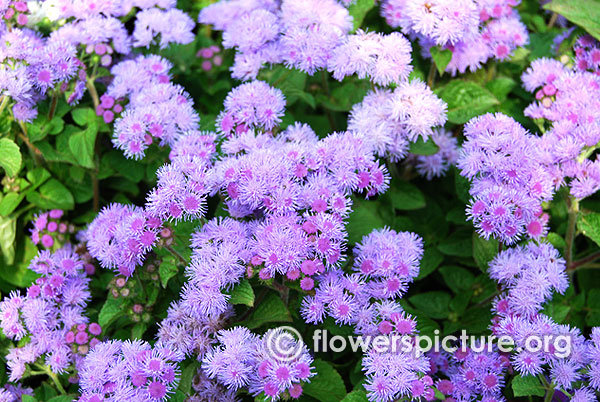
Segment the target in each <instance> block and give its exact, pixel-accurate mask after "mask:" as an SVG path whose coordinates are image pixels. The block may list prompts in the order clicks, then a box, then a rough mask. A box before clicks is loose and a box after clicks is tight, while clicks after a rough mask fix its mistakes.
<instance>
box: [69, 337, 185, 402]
mask: <svg viewBox="0 0 600 402" xmlns="http://www.w3.org/2000/svg"><path fill="white" fill-rule="evenodd" d="M181 358H182V356H181V355H180V354H178V353H177V352H173V351H172V350H170V349H169V348H166V347H164V346H163V345H161V344H160V343H158V344H156V345H154V347H152V346H150V344H148V342H145V341H139V340H135V341H116V340H112V341H107V342H102V343H99V344H97V345H96V346H95V347H94V348H93V349H92V350H91V351H90V353H89V354H88V356H87V358H86V359H85V361H84V363H83V365H82V367H81V369H80V370H79V376H80V379H79V386H80V390H81V396H80V397H79V399H78V400H77V401H78V402H100V401H107V402H118V401H123V400H126V401H134V402H146V401H166V400H167V399H168V397H169V394H171V393H172V392H173V391H174V389H175V386H176V385H177V381H178V379H177V374H178V368H177V362H179V361H180V360H181Z"/></svg>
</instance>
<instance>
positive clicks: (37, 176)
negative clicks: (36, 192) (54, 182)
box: [25, 167, 52, 189]
mask: <svg viewBox="0 0 600 402" xmlns="http://www.w3.org/2000/svg"><path fill="white" fill-rule="evenodd" d="M25 177H27V180H29V182H30V183H31V185H32V188H33V189H36V188H38V187H39V186H41V185H42V184H44V183H45V182H46V180H48V179H49V178H50V177H52V175H51V174H50V173H48V171H47V170H46V169H44V168H42V167H38V168H35V169H33V170H30V171H28V172H27V175H26V176H25Z"/></svg>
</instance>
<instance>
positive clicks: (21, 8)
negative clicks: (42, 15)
mask: <svg viewBox="0 0 600 402" xmlns="http://www.w3.org/2000/svg"><path fill="white" fill-rule="evenodd" d="M29 13H30V10H29V7H27V2H25V1H22V0H6V1H4V2H2V4H0V16H1V18H2V19H3V20H4V21H2V22H4V24H9V25H12V24H17V25H20V26H23V25H25V24H27V21H28V20H29V16H28V15H29ZM4 24H2V25H4ZM3 28H4V27H3Z"/></svg>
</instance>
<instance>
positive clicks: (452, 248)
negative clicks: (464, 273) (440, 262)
mask: <svg viewBox="0 0 600 402" xmlns="http://www.w3.org/2000/svg"><path fill="white" fill-rule="evenodd" d="M438 250H440V251H441V252H442V253H444V254H446V255H451V256H455V257H472V256H473V248H472V244H471V237H464V233H463V232H458V233H454V234H451V235H450V236H449V237H447V238H446V239H444V240H443V241H441V242H440V244H439V245H438Z"/></svg>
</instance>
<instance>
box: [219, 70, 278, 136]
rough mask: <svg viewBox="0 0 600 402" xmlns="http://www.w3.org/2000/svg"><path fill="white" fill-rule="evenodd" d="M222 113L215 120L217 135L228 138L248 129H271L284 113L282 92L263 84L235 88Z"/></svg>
mask: <svg viewBox="0 0 600 402" xmlns="http://www.w3.org/2000/svg"><path fill="white" fill-rule="evenodd" d="M224 106H225V110H224V111H223V112H221V114H220V115H219V117H218V118H217V128H218V130H219V132H220V133H222V134H224V135H226V136H229V135H231V134H233V133H240V132H245V131H248V129H264V130H266V131H268V130H271V129H273V128H274V127H275V126H277V125H279V123H281V117H282V116H283V114H284V113H285V97H284V96H283V93H282V92H281V91H280V90H279V89H277V88H273V87H271V86H269V84H267V83H265V82H262V81H252V82H249V83H246V84H242V85H240V86H239V87H236V88H234V89H233V90H232V91H231V92H230V93H229V94H228V95H227V98H226V99H225V105H224Z"/></svg>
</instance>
